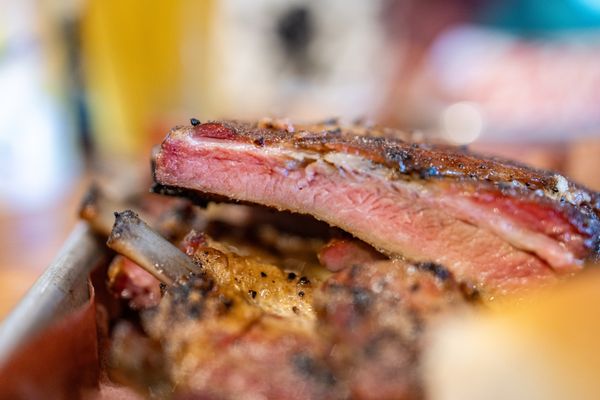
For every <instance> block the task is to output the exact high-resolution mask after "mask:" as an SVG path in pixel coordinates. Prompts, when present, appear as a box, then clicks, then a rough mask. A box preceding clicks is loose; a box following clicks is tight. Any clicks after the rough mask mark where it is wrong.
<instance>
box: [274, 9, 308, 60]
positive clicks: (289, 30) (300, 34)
mask: <svg viewBox="0 0 600 400" xmlns="http://www.w3.org/2000/svg"><path fill="white" fill-rule="evenodd" d="M313 28H314V27H313V20H312V16H311V13H310V11H309V10H308V9H307V8H306V7H301V6H298V7H292V8H290V9H289V10H287V12H285V13H284V14H283V15H282V16H281V17H280V18H279V21H277V37H278V38H279V40H280V42H281V45H282V46H283V48H284V49H285V51H286V53H288V55H298V54H301V53H303V52H304V51H305V50H306V49H307V47H308V44H309V43H310V41H311V39H312V37H313V33H314V29H313Z"/></svg>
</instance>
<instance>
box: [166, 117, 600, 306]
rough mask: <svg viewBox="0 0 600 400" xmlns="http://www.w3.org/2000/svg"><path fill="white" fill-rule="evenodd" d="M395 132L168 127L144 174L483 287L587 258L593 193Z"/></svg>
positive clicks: (499, 289)
mask: <svg viewBox="0 0 600 400" xmlns="http://www.w3.org/2000/svg"><path fill="white" fill-rule="evenodd" d="M365 133H366V134H367V135H365ZM399 135H400V134H399V133H396V132H394V131H391V130H388V129H370V130H367V129H365V128H361V127H351V128H340V127H337V126H332V125H316V126H295V127H293V126H290V125H285V126H284V127H279V126H277V125H274V124H270V125H269V124H267V125H264V124H262V125H261V124H251V123H239V122H211V123H205V124H199V125H196V126H188V127H178V128H175V129H173V130H172V131H171V132H170V134H169V135H168V137H167V138H166V139H165V141H164V142H163V143H162V146H161V149H160V151H159V152H158V154H157V156H156V159H155V163H154V164H155V171H154V174H155V180H156V182H157V183H158V184H159V185H164V186H167V187H169V188H170V189H172V188H173V187H175V188H183V189H192V190H194V191H199V192H202V193H207V194H210V195H216V196H219V197H220V198H229V199H233V200H241V201H247V202H254V203H260V204H263V205H267V206H271V207H275V208H278V209H282V210H283V209H285V210H291V211H294V212H299V213H305V214H311V215H313V216H314V217H316V218H317V219H320V220H323V221H325V222H327V223H329V224H331V225H334V226H337V227H340V228H341V229H343V230H345V231H347V232H350V233H352V234H353V235H354V236H356V237H358V238H360V239H362V240H364V241H365V242H367V243H369V244H371V245H372V246H374V247H375V248H376V249H378V250H380V251H382V252H384V253H386V254H388V255H391V256H394V255H401V256H403V257H406V258H409V259H412V260H416V261H433V262H436V263H440V264H442V265H445V266H446V267H448V268H449V269H450V270H451V271H452V272H453V274H454V275H455V276H456V278H457V279H458V280H460V281H466V282H468V283H469V284H473V285H475V286H477V287H478V288H480V289H482V290H484V291H486V292H487V293H490V294H491V295H493V294H495V293H505V292H510V291H512V290H514V289H517V288H521V287H523V286H529V285H531V284H536V283H547V282H552V281H554V280H555V277H556V275H565V274H571V273H573V272H575V271H578V270H579V269H580V268H581V267H582V265H583V263H584V261H585V260H586V259H590V258H595V257H597V256H598V252H599V231H600V224H599V221H598V220H599V217H598V215H599V203H600V197H599V196H598V194H597V193H593V192H590V191H588V190H586V189H585V188H582V187H580V186H578V185H576V184H573V183H571V182H569V181H567V180H566V179H565V178H564V177H562V176H560V175H556V174H552V173H548V172H543V171H538V170H534V169H531V168H527V167H524V166H522V165H517V164H514V163H510V162H506V161H500V160H497V159H490V158H483V157H480V156H477V155H473V154H471V153H468V152H467V151H466V150H463V149H461V148H456V147H451V146H446V145H441V144H437V145H436V144H427V143H416V142H411V141H410V140H411V138H410V137H407V136H406V135H405V136H404V140H403V139H400V138H398V136H399ZM392 136H394V137H392ZM171 191H172V190H171Z"/></svg>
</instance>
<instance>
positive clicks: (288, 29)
mask: <svg viewBox="0 0 600 400" xmlns="http://www.w3.org/2000/svg"><path fill="white" fill-rule="evenodd" d="M383 4H384V1H382V0H377V1H346V0H325V1H298V0H294V1H287V2H282V1H278V0H259V1H251V2H248V1H245V0H224V1H219V2H217V4H216V7H217V9H216V12H215V20H214V21H213V22H212V26H213V27H214V29H213V32H212V33H213V35H214V41H213V43H212V47H211V51H210V52H209V54H210V59H209V60H205V59H204V60H202V59H201V60H198V61H197V62H209V63H211V64H212V68H213V71H214V73H213V74H212V75H213V76H214V79H213V81H212V85H211V86H212V88H211V100H212V101H211V103H212V104H210V105H208V106H209V107H212V109H211V110H210V114H212V115H219V116H234V117H237V118H255V117H260V116H264V115H265V113H267V114H274V115H285V116H288V117H291V118H294V119H316V118H323V117H331V116H339V117H350V118H355V117H357V116H364V115H367V116H369V114H373V113H374V112H375V111H376V110H378V109H379V108H380V102H381V101H384V100H385V98H384V96H383V93H385V89H386V88H385V85H386V83H387V82H389V77H390V73H391V72H392V67H393V63H394V62H395V61H396V60H397V59H398V57H397V55H395V54H390V51H389V47H387V46H386V40H385V32H384V30H383V24H382V22H381V19H382V6H383ZM200 58H201V57H200ZM196 69H197V68H196ZM194 70H195V68H192V69H191V71H192V73H193V71H194Z"/></svg>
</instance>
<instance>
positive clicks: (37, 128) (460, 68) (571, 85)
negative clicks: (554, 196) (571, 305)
mask: <svg viewBox="0 0 600 400" xmlns="http://www.w3.org/2000/svg"><path fill="white" fill-rule="evenodd" d="M263 116H287V117H290V118H292V119H294V120H315V119H323V118H328V117H341V118H342V119H345V120H348V121H352V120H354V119H356V118H365V119H368V120H372V121H375V122H380V123H384V124H387V125H392V126H398V127H401V128H404V129H416V130H420V131H422V132H423V133H424V134H426V135H434V136H443V137H445V138H446V139H448V140H450V141H452V142H455V143H457V144H464V145H469V146H470V147H472V148H474V149H477V150H480V151H483V152H486V153H492V154H499V155H505V156H510V157H513V158H516V159H519V160H522V161H526V162H529V163H531V164H533V165H536V166H540V167H545V168H552V169H555V170H558V171H561V172H562V173H564V174H566V175H568V176H570V177H571V178H573V179H575V180H578V181H580V182H581V183H584V184H586V185H588V186H590V187H592V188H594V189H597V190H598V189H600V173H599V172H598V171H600V0H552V1H548V0H487V1H483V0H428V1H419V0H364V1H361V0H304V1H301V0H292V1H280V0H279V1H278V0H254V1H247V0H221V1H217V0H171V1H158V0H145V1H134V0H126V1H123V0H64V1H58V0H55V1H51V0H18V1H17V0H14V1H11V0H0V318H2V317H3V316H4V315H5V314H6V312H7V311H8V310H9V309H10V307H12V306H13V305H14V304H15V303H16V302H17V301H18V299H19V297H20V296H21V295H22V294H23V293H24V292H25V290H26V289H27V288H28V287H29V286H30V285H31V284H32V283H33V281H34V280H35V279H36V278H37V276H39V274H40V273H41V272H42V270H43V269H44V268H45V267H46V266H47V265H48V263H49V262H50V261H51V259H52V258H53V256H54V254H55V253H56V251H57V250H58V249H59V248H60V245H61V243H62V242H63V241H64V239H65V238H66V236H67V235H68V232H69V230H70V229H72V227H73V225H74V224H75V223H76V211H77V205H78V201H79V199H80V197H81V195H82V193H83V192H84V191H85V189H86V187H87V185H88V184H89V182H90V181H91V179H92V177H94V179H96V177H101V179H106V180H114V181H118V182H131V181H133V180H136V179H140V177H143V176H147V173H148V154H149V150H150V148H151V146H152V145H153V144H156V143H158V142H160V140H161V139H162V137H163V136H164V135H165V134H166V132H167V131H168V129H169V128H170V127H171V126H173V125H176V124H184V123H187V122H188V120H189V118H190V117H195V118H198V119H200V120H206V119H217V118H227V117H233V118H258V117H263ZM124 185H125V184H124Z"/></svg>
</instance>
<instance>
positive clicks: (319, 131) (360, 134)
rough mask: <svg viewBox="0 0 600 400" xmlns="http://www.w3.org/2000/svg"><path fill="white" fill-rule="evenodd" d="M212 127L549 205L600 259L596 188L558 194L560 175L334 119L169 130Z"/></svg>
mask: <svg viewBox="0 0 600 400" xmlns="http://www.w3.org/2000/svg"><path fill="white" fill-rule="evenodd" d="M211 129H219V130H221V131H223V130H225V131H227V133H228V134H229V133H230V134H231V135H232V138H230V139H231V140H236V141H241V142H245V143H250V144H254V145H255V146H257V147H261V148H262V147H269V146H280V147H286V148H293V149H297V150H303V151H310V152H314V153H320V154H325V153H328V152H344V153H348V154H353V155H358V156H361V157H364V158H365V159H366V160H369V161H371V162H372V163H374V164H375V165H380V166H382V167H386V168H388V169H389V171H390V172H391V173H390V177H391V178H392V179H410V180H423V181H426V182H431V183H452V182H454V183H458V184H460V188H461V190H464V191H472V192H476V191H479V190H492V191H496V192H499V193H501V194H502V195H505V196H510V197H515V198H519V199H523V200H530V201H532V202H535V203H538V204H540V205H548V206H550V207H552V208H554V209H556V210H559V211H560V212H561V213H562V214H563V215H564V216H565V217H566V218H567V219H568V221H569V222H570V223H571V224H572V225H573V227H574V228H576V229H577V230H578V231H579V232H581V233H582V234H584V235H586V236H587V237H588V240H587V243H586V245H587V246H586V247H587V248H588V249H589V251H590V254H589V256H588V259H589V260H591V261H598V260H600V193H598V192H594V191H592V190H589V189H587V188H586V187H584V186H582V185H579V184H577V183H574V182H571V181H568V180H566V179H565V181H566V182H568V190H567V191H563V192H561V191H560V190H559V188H558V182H557V177H559V176H560V175H559V174H557V173H555V172H553V171H545V170H541V169H536V168H532V167H530V166H527V165H524V164H521V163H518V162H515V161H510V160H506V159H502V158H499V157H490V156H485V155H481V154H477V153H475V152H471V151H469V150H468V149H467V148H466V147H465V146H452V145H448V144H445V143H442V142H429V141H427V142H426V141H424V140H423V138H421V137H419V135H417V134H415V133H409V132H404V131H401V130H397V129H392V128H386V127H381V126H365V125H360V124H354V125H347V126H342V125H339V124H338V122H337V121H336V120H331V121H323V122H321V123H318V124H291V123H290V122H288V121H287V120H273V119H263V120H261V121H258V122H241V121H232V120H226V121H209V122H206V123H203V124H199V125H196V126H177V127H175V128H173V130H171V133H170V134H169V135H187V134H194V133H195V132H202V131H204V132H208V131H210V130H211ZM560 178H562V176H560ZM560 178H559V179H560ZM563 179H564V178H563ZM169 189H171V190H172V188H169ZM169 194H180V193H169Z"/></svg>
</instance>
